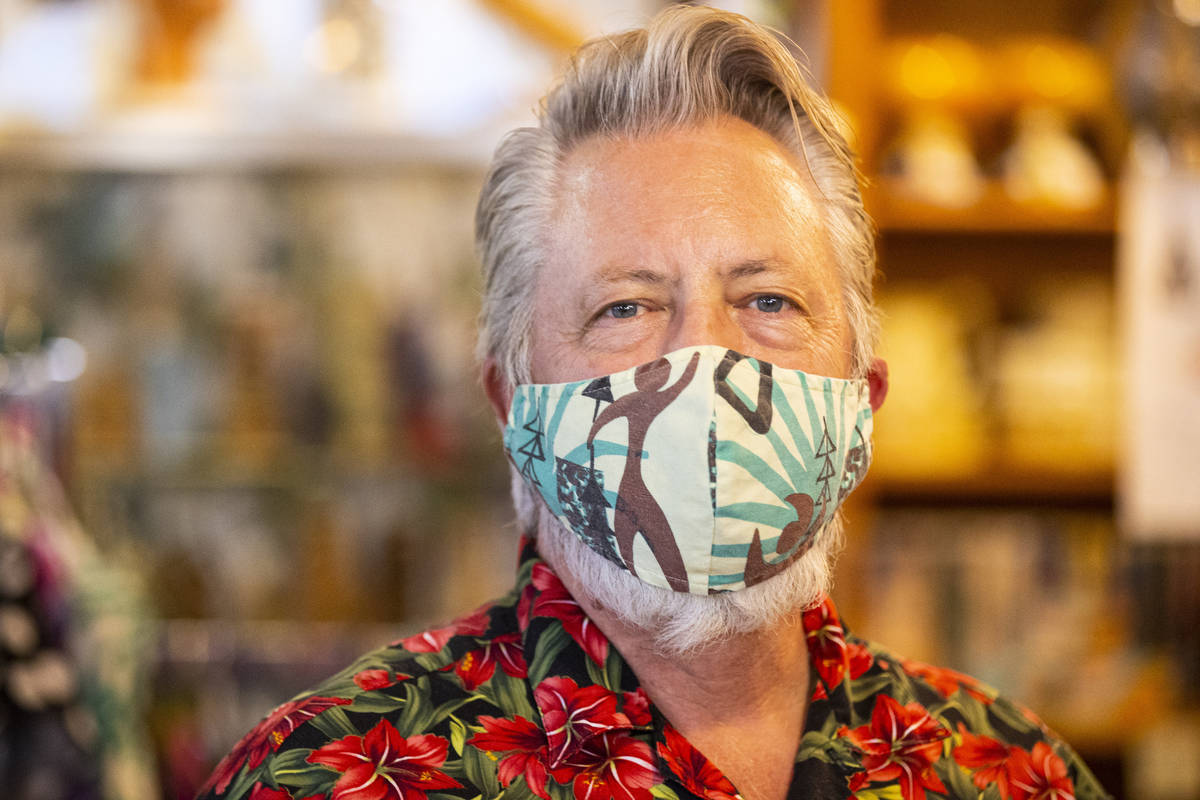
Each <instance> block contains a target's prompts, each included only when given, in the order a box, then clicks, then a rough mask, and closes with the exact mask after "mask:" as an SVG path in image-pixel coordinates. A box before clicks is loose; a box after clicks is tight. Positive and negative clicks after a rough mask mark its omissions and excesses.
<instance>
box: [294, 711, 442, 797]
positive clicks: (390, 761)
mask: <svg viewBox="0 0 1200 800" xmlns="http://www.w3.org/2000/svg"><path fill="white" fill-rule="evenodd" d="M448 746H449V742H447V741H446V740H445V739H443V738H442V737H440V736H433V735H432V734H421V735H418V736H410V737H408V738H407V739H406V738H404V737H403V736H401V735H400V732H399V731H397V730H396V728H395V726H394V725H392V723H390V722H388V721H387V720H386V719H384V720H380V721H379V724H378V725H376V726H375V727H374V728H372V729H371V730H369V731H367V733H366V735H365V736H347V737H345V738H343V739H338V740H337V741H336V742H330V743H329V744H327V745H325V746H324V747H321V748H320V749H318V750H314V751H313V752H311V753H309V755H308V762H309V763H310V764H321V765H323V766H326V767H329V768H330V769H333V770H336V771H338V772H341V773H342V777H340V778H338V780H337V783H335V784H334V785H333V800H424V798H425V796H426V793H427V792H430V791H433V790H437V789H456V788H462V784H461V783H459V782H458V781H456V780H454V779H453V778H451V777H450V776H449V775H447V774H446V773H444V772H442V771H441V770H440V769H438V767H440V766H441V765H442V764H443V763H445V761H446V750H447V747H448Z"/></svg>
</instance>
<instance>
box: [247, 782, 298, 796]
mask: <svg viewBox="0 0 1200 800" xmlns="http://www.w3.org/2000/svg"><path fill="white" fill-rule="evenodd" d="M248 800H292V793H291V792H289V791H287V790H286V789H272V788H271V787H269V786H263V785H262V782H261V781H259V782H258V783H256V784H254V788H253V789H251V790H250V797H249V798H248Z"/></svg>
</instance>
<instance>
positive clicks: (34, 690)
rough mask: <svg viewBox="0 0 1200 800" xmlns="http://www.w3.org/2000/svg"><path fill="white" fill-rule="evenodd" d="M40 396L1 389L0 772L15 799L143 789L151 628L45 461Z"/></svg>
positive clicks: (136, 594)
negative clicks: (83, 525)
mask: <svg viewBox="0 0 1200 800" xmlns="http://www.w3.org/2000/svg"><path fill="white" fill-rule="evenodd" d="M6 355H7V357H8V358H10V359H11V358H12V357H13V353H12V352H11V351H9V352H8V353H6ZM11 377H12V376H11V374H10V378H11ZM47 398H53V395H51V394H48V393H47V392H46V391H45V390H38V391H31V390H30V387H29V386H28V385H27V384H26V385H24V386H14V385H13V382H12V381H11V380H10V381H9V382H8V383H7V384H6V385H5V386H3V387H0V781H2V782H3V785H4V787H5V797H11V798H12V799H13V800H57V799H59V798H61V800H86V799H87V798H97V799H98V798H109V797H111V798H117V797H149V796H150V794H151V793H152V791H153V787H154V785H155V774H154V770H153V760H152V758H151V744H150V741H149V738H148V736H147V729H146V713H147V706H148V703H149V701H150V693H149V692H148V691H147V687H148V682H147V676H148V674H149V672H150V668H151V663H152V659H153V640H154V630H153V626H152V625H151V624H150V622H149V619H148V617H147V609H146V606H145V598H144V597H143V596H142V594H141V592H140V591H139V586H140V576H139V575H138V574H137V573H135V572H132V571H130V570H128V569H126V568H123V567H118V566H117V561H118V559H117V558H114V557H113V554H112V553H104V552H102V551H100V550H99V549H98V548H97V547H96V545H95V543H94V542H93V541H92V540H91V539H90V537H88V536H87V534H86V533H85V532H84V531H83V530H82V529H81V528H80V526H79V524H78V523H77V522H76V521H75V519H74V517H73V515H72V514H71V512H70V510H69V508H68V506H67V501H66V498H65V497H64V495H63V492H62V488H61V486H60V485H59V483H58V480H57V478H56V477H55V475H54V473H53V472H52V471H51V470H50V469H49V468H48V467H47V465H46V464H45V462H44V461H43V457H44V455H45V453H44V451H43V449H42V444H43V443H44V442H46V441H53V436H51V435H49V434H50V431H48V430H47V426H48V424H51V423H52V422H53V420H52V418H50V417H48V416H47V414H46V413H45V410H46V406H44V403H45V402H46V400H47Z"/></svg>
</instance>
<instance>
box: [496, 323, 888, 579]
mask: <svg viewBox="0 0 1200 800" xmlns="http://www.w3.org/2000/svg"><path fill="white" fill-rule="evenodd" d="M869 394H870V393H869V389H868V386H867V382H866V381H865V380H844V379H841V378H828V377H822V376H817V375H810V374H808V373H805V372H801V371H799V370H790V369H781V368H779V367H777V366H773V365H772V364H769V363H767V362H765V361H758V360H756V359H754V358H750V357H749V356H744V355H741V354H740V353H736V352H734V351H733V350H726V349H725V348H723V347H716V346H712V345H706V346H702V347H688V348H684V349H682V350H677V351H675V352H673V353H668V354H667V355H665V356H663V357H661V358H659V359H657V360H656V361H652V362H650V363H648V364H642V365H641V366H638V367H634V368H633V369H629V370H625V371H624V372H618V373H616V374H614V375H608V376H604V377H600V378H595V379H593V380H582V381H573V382H570V383H558V384H523V385H520V386H518V387H516V390H515V392H514V394H513V400H512V406H511V408H510V410H509V415H508V420H507V424H506V425H505V429H504V447H505V450H506V451H507V452H508V455H509V457H510V458H511V459H512V461H513V463H514V464H516V467H517V469H518V470H519V471H520V473H521V476H522V478H523V479H524V480H525V482H526V483H527V484H528V485H529V486H530V487H531V488H532V489H534V490H535V491H536V492H537V493H538V494H539V495H540V496H541V497H542V499H543V500H544V501H545V503H546V505H547V507H548V508H549V509H550V511H551V513H553V514H554V516H556V517H557V518H558V519H559V520H561V521H562V522H563V524H564V525H565V526H566V527H567V528H568V529H570V530H572V531H574V532H575V534H576V535H577V536H578V537H579V538H580V539H581V540H582V541H583V542H584V543H585V544H587V545H588V546H589V547H590V548H592V549H593V550H595V551H596V552H597V553H600V554H601V555H603V556H604V557H605V558H607V559H609V560H610V561H612V562H614V563H615V564H617V565H619V566H621V567H623V568H624V569H627V570H629V571H630V572H632V573H633V574H634V575H636V576H637V577H638V578H640V579H641V580H642V581H645V582H646V583H649V584H651V585H654V586H661V587H663V588H669V589H673V590H675V591H679V592H691V593H693V594H707V593H711V592H723V591H733V590H736V589H741V588H744V587H746V586H752V585H754V584H756V583H759V582H760V581H763V580H765V579H767V578H769V577H771V576H772V575H775V574H776V573H778V572H780V571H782V570H783V569H784V567H786V566H787V565H788V564H790V563H791V562H792V561H794V560H795V559H796V558H798V557H800V556H801V555H803V554H804V553H805V552H806V551H807V550H808V549H809V548H810V547H811V546H812V543H813V542H814V541H815V539H816V537H817V536H820V535H821V533H822V532H823V531H824V530H825V528H826V527H827V526H828V525H829V523H830V522H831V521H832V520H833V517H834V514H835V513H836V511H837V508H838V506H839V505H840V504H841V502H842V500H844V499H845V497H846V495H847V494H849V493H850V491H851V490H852V489H853V488H854V487H855V486H857V485H858V484H859V482H860V481H862V479H863V476H864V474H865V473H866V471H867V466H868V464H869V463H870V460H871V422H872V419H871V407H870V396H869Z"/></svg>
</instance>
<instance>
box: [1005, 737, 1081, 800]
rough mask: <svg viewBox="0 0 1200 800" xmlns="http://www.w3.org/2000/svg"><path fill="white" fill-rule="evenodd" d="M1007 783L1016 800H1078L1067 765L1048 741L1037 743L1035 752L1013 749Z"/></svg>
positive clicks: (1034, 747)
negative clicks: (1076, 799)
mask: <svg viewBox="0 0 1200 800" xmlns="http://www.w3.org/2000/svg"><path fill="white" fill-rule="evenodd" d="M1008 783H1009V786H1010V787H1011V789H1012V796H1013V800H1075V785H1074V784H1073V783H1071V778H1070V776H1069V775H1067V765H1066V764H1064V763H1063V760H1062V759H1061V758H1059V757H1058V756H1057V755H1056V754H1055V752H1054V751H1053V750H1051V749H1050V745H1048V744H1046V743H1045V742H1038V743H1037V744H1035V745H1034V746H1033V752H1032V753H1029V752H1026V751H1024V750H1022V749H1020V748H1019V747H1014V748H1013V749H1012V756H1011V758H1010V759H1009V762H1008Z"/></svg>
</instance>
